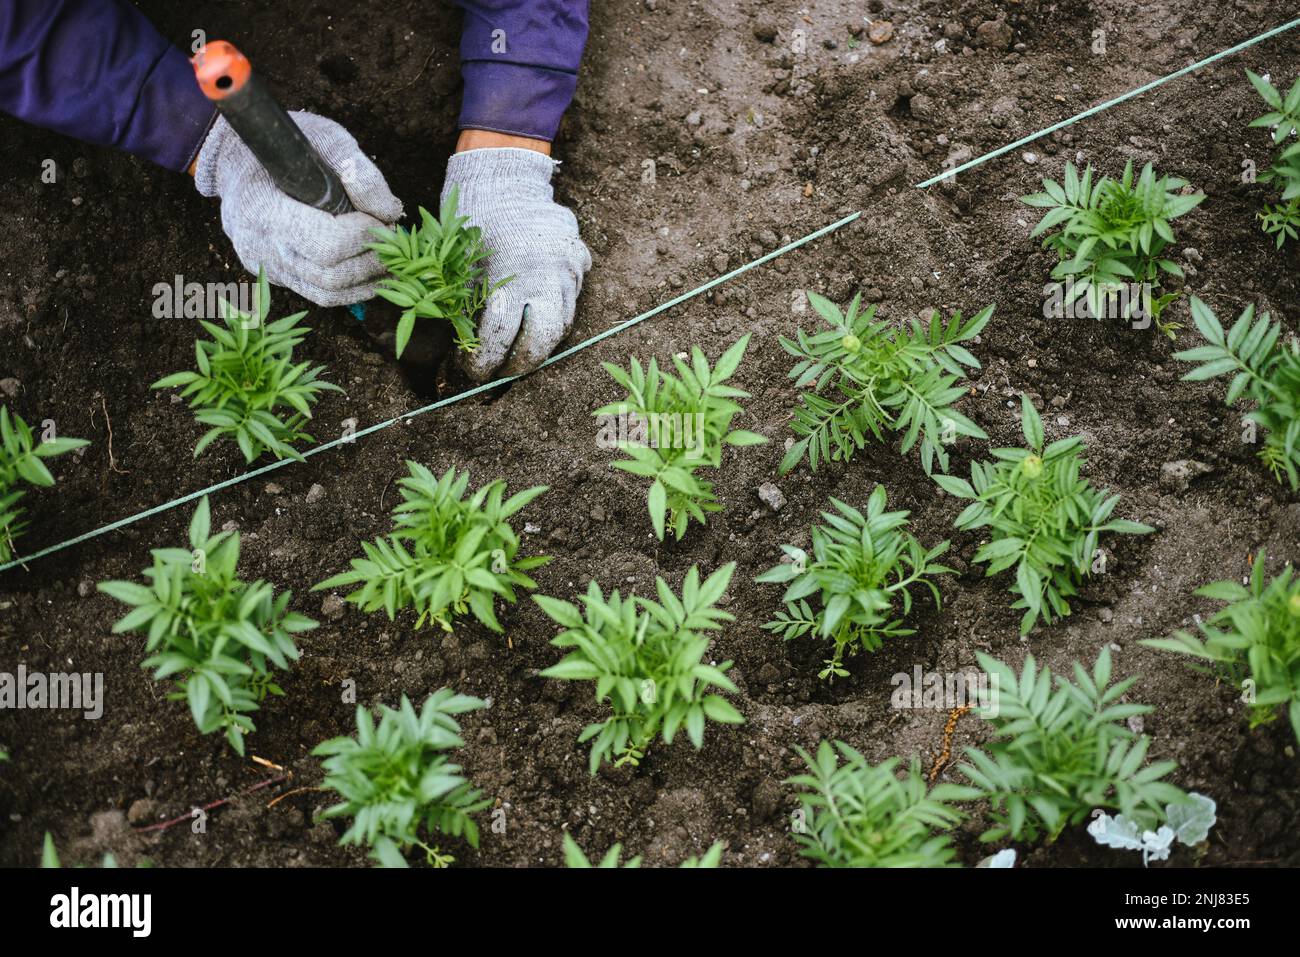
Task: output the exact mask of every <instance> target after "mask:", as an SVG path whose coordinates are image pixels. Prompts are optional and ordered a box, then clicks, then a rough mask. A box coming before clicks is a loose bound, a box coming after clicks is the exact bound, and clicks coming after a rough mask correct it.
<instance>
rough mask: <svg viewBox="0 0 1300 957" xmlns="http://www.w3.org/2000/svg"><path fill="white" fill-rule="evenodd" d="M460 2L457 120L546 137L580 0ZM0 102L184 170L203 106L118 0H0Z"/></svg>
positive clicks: (575, 38)
mask: <svg viewBox="0 0 1300 957" xmlns="http://www.w3.org/2000/svg"><path fill="white" fill-rule="evenodd" d="M452 2H453V3H455V4H456V6H458V7H461V8H463V9H464V11H465V28H464V31H463V34H462V36H461V43H460V55H461V73H462V75H463V76H464V78H465V94H464V99H463V101H462V105H461V112H460V126H461V128H462V129H481V130H495V131H496V132H499V133H513V134H516V135H519V136H529V137H533V138H536V139H544V140H550V139H554V138H555V133H556V130H557V129H558V128H559V125H560V117H561V116H562V115H563V114H564V111H565V110H566V109H567V108H568V106H569V102H570V101H571V100H572V99H573V91H574V88H575V87H576V86H577V82H578V63H579V61H580V60H581V59H582V48H583V46H584V44H585V43H586V40H587V4H588V0H452ZM0 111H2V112H5V113H10V114H12V115H14V116H16V117H18V118H19V119H22V120H26V121H27V122H29V123H33V124H35V125H37V126H43V127H46V128H47V129H52V130H57V131H58V132H60V133H65V134H67V135H69V136H75V137H77V138H78V139H82V140H87V141H89V142H91V143H99V144H102V145H106V146H115V147H117V148H118V149H121V150H125V151H126V152H128V153H134V154H135V155H137V156H140V157H143V158H144V159H148V160H152V161H153V162H155V163H158V164H159V165H161V166H166V167H168V168H169V169H174V170H184V169H186V168H188V167H189V165H190V163H191V162H192V161H193V160H194V157H195V156H196V155H197V153H198V151H199V147H201V146H202V145H203V137H204V136H205V135H207V130H208V127H209V126H210V125H211V122H212V116H213V107H212V104H211V103H209V102H208V100H207V98H206V97H204V96H203V94H202V93H201V92H199V88H198V84H196V83H195V82H194V72H193V70H192V69H191V68H190V63H189V59H188V58H187V57H186V55H185V54H184V53H183V52H182V51H180V50H179V49H177V48H176V47H173V46H172V45H171V44H169V43H168V42H167V41H166V40H164V39H163V38H162V36H161V35H159V33H158V31H157V30H155V29H154V28H153V25H152V24H151V23H149V21H148V20H146V19H145V18H144V16H143V15H142V14H141V13H140V11H138V10H137V9H135V7H133V6H131V5H130V4H129V3H127V2H125V0H0Z"/></svg>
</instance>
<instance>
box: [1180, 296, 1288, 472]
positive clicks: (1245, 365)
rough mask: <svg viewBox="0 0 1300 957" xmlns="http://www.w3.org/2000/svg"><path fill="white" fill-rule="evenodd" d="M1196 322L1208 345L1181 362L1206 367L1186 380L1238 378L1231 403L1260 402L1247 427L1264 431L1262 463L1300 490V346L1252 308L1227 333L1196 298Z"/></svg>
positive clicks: (1191, 351) (1187, 353)
mask: <svg viewBox="0 0 1300 957" xmlns="http://www.w3.org/2000/svg"><path fill="white" fill-rule="evenodd" d="M1192 319H1193V321H1194V322H1195V323H1196V329H1197V331H1198V332H1200V334H1201V335H1202V336H1203V337H1204V338H1205V341H1206V345H1203V346H1197V347H1196V348H1195V349H1186V350H1184V351H1182V352H1176V353H1174V358H1175V359H1181V360H1183V361H1184V362H1200V363H1203V364H1202V365H1199V366H1197V367H1196V368H1195V369H1193V370H1192V371H1191V372H1189V373H1187V375H1185V376H1183V379H1184V380H1185V381H1188V382H1200V381H1203V380H1206V379H1214V378H1217V377H1218V376H1221V375H1226V374H1227V373H1232V374H1233V378H1232V383H1231V384H1230V385H1229V386H1228V395H1227V399H1226V400H1225V401H1226V403H1227V404H1228V405H1232V404H1234V403H1235V402H1237V400H1239V399H1242V398H1245V399H1249V400H1251V401H1253V402H1254V403H1255V408H1254V409H1253V410H1251V411H1250V412H1247V413H1246V415H1245V417H1244V418H1243V420H1242V421H1243V422H1244V423H1247V424H1249V425H1250V426H1251V428H1252V430H1253V429H1254V428H1255V427H1258V428H1260V429H1263V430H1264V442H1263V445H1262V446H1261V447H1260V450H1259V458H1260V461H1262V462H1263V463H1264V464H1265V465H1266V466H1268V469H1269V471H1270V472H1272V473H1273V477H1274V478H1276V479H1277V480H1278V481H1279V482H1281V481H1282V480H1283V476H1285V477H1286V481H1287V482H1288V483H1289V484H1290V486H1291V490H1292V491H1295V490H1297V489H1300V343H1297V341H1296V340H1295V339H1292V340H1291V341H1290V344H1289V345H1288V344H1284V343H1283V341H1282V323H1281V322H1270V321H1269V315H1268V313H1266V312H1265V313H1262V314H1261V315H1260V316H1259V318H1258V319H1256V318H1255V307H1254V305H1250V306H1247V307H1246V309H1245V310H1244V311H1243V312H1242V314H1241V316H1240V317H1238V319H1237V321H1236V323H1234V324H1233V327H1232V329H1231V331H1229V332H1227V333H1225V332H1224V330H1223V326H1222V325H1221V324H1220V323H1219V320H1218V317H1217V316H1215V314H1214V313H1213V312H1212V311H1211V310H1210V307H1209V306H1207V305H1206V304H1205V303H1203V302H1201V300H1200V299H1198V298H1196V297H1195V296H1193V297H1192Z"/></svg>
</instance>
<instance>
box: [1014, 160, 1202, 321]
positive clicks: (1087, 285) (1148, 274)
mask: <svg viewBox="0 0 1300 957" xmlns="http://www.w3.org/2000/svg"><path fill="white" fill-rule="evenodd" d="M1187 185H1188V183H1187V181H1186V180H1182V179H1178V178H1177V177H1174V176H1160V177H1157V176H1156V174H1155V171H1154V170H1153V169H1152V167H1151V164H1150V163H1148V164H1147V165H1146V166H1145V167H1143V169H1142V172H1141V174H1139V175H1138V176H1137V177H1136V178H1134V175H1133V163H1132V162H1131V161H1130V162H1129V163H1127V164H1126V165H1125V167H1124V175H1123V176H1122V177H1121V178H1120V179H1118V180H1115V179H1111V178H1110V177H1109V176H1102V177H1101V178H1100V179H1098V180H1096V182H1094V181H1093V171H1092V166H1091V165H1089V166H1088V167H1087V169H1085V170H1084V172H1083V175H1082V176H1080V175H1079V173H1078V171H1077V170H1076V169H1075V167H1074V164H1073V163H1068V162H1067V163H1066V164H1065V182H1064V183H1063V184H1062V183H1057V182H1055V181H1054V180H1050V179H1044V180H1043V189H1044V190H1045V191H1044V192H1042V193H1035V194H1034V195H1032V196H1024V197H1022V198H1021V202H1023V203H1025V204H1027V205H1029V206H1035V207H1039V208H1042V209H1046V210H1047V213H1046V214H1045V215H1044V216H1043V218H1042V219H1041V220H1040V221H1039V223H1038V225H1037V226H1036V227H1034V231H1033V233H1032V234H1031V235H1033V236H1041V235H1043V234H1044V233H1049V235H1048V236H1047V238H1046V239H1044V240H1043V246H1044V247H1045V248H1047V249H1050V250H1052V251H1053V252H1055V253H1056V254H1057V256H1058V258H1059V259H1060V262H1059V263H1058V264H1057V265H1056V267H1055V268H1054V269H1053V270H1052V278H1053V279H1056V280H1058V281H1068V284H1067V292H1066V304H1067V305H1068V304H1070V303H1073V302H1074V301H1075V300H1077V299H1083V301H1084V302H1085V303H1087V306H1088V313H1089V315H1092V316H1096V317H1101V316H1106V315H1111V316H1117V317H1118V318H1121V319H1132V318H1134V317H1135V316H1136V315H1138V314H1139V310H1141V312H1142V313H1143V314H1149V315H1150V318H1151V319H1152V320H1154V321H1155V324H1156V328H1158V329H1159V330H1160V331H1161V332H1163V333H1165V335H1167V336H1169V337H1170V338H1173V335H1174V332H1175V330H1177V329H1178V328H1179V326H1178V325H1177V324H1176V323H1169V322H1162V321H1161V319H1160V315H1161V313H1162V312H1163V311H1164V309H1165V307H1166V306H1168V304H1169V303H1170V302H1172V301H1173V300H1174V299H1176V298H1177V293H1171V294H1168V295H1163V296H1159V297H1156V296H1155V295H1154V290H1156V289H1157V288H1158V287H1159V286H1160V280H1161V278H1162V275H1163V274H1166V273H1167V274H1169V275H1172V276H1178V277H1180V278H1181V277H1182V276H1183V270H1182V268H1181V267H1180V266H1179V265H1178V264H1177V263H1176V262H1174V261H1173V260H1172V259H1169V258H1168V257H1167V256H1166V255H1165V251H1166V249H1167V248H1168V247H1169V246H1172V245H1173V243H1174V231H1173V228H1172V227H1171V226H1170V225H1169V224H1170V223H1171V222H1172V221H1173V220H1175V219H1177V218H1178V217H1180V216H1185V215H1186V214H1187V213H1189V212H1191V211H1192V210H1193V209H1195V208H1196V207H1197V206H1198V205H1200V204H1201V202H1203V201H1204V200H1205V194H1204V193H1194V194H1190V195H1189V194H1186V193H1185V188H1186V187H1187ZM1052 230H1055V232H1051V231H1052ZM1135 286H1136V287H1139V288H1141V289H1142V294H1141V295H1136V296H1134V295H1129V291H1130V290H1132V289H1133V288H1134V287H1135Z"/></svg>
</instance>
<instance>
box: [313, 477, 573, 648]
mask: <svg viewBox="0 0 1300 957" xmlns="http://www.w3.org/2000/svg"><path fill="white" fill-rule="evenodd" d="M406 466H407V468H408V469H409V470H410V474H409V475H408V476H407V477H406V478H404V479H402V480H401V481H400V482H398V487H399V489H400V490H401V493H402V501H401V502H400V503H399V504H398V505H397V506H396V507H395V508H394V509H393V526H394V531H393V532H391V533H390V534H389V535H386V536H382V537H380V538H376V539H375V540H374V541H373V542H362V543H361V549H362V551H363V552H364V553H365V557H364V558H354V559H352V570H351V571H346V572H342V573H341V574H338V575H335V576H334V577H332V578H327V579H326V580H325V581H323V582H321V583H320V584H319V585H316V586H314V587H313V588H312V591H320V590H321V589H325V588H337V587H339V586H341V585H360V586H361V587H360V588H358V589H357V590H356V591H354V592H352V593H351V594H350V595H348V596H347V601H349V602H351V603H353V604H354V605H356V606H357V607H359V608H360V609H361V610H362V611H365V612H374V611H379V610H380V609H382V610H383V611H384V612H386V613H387V615H388V617H389V620H393V619H395V618H396V617H397V613H398V612H399V611H401V610H403V609H405V608H411V609H414V611H415V613H416V616H417V617H416V621H415V627H416V628H419V627H421V626H422V625H424V624H426V623H428V624H431V625H432V624H437V625H438V626H439V627H441V628H442V630H443V631H447V632H450V631H451V630H452V626H453V624H454V623H455V621H456V619H457V618H459V617H461V616H463V615H465V614H467V613H472V614H473V615H474V617H475V618H477V619H478V620H479V621H480V622H482V623H483V624H484V625H487V627H489V628H491V629H492V630H493V631H498V632H499V631H501V630H502V628H501V623H500V622H499V621H498V620H497V616H496V611H495V608H494V605H495V602H496V599H498V598H502V599H505V600H506V601H507V602H514V600H515V589H516V588H528V589H533V588H536V587H537V583H536V582H534V581H533V580H532V579H531V578H529V577H528V575H527V574H526V572H528V571H531V570H532V569H534V568H537V567H539V566H541V565H545V564H546V563H547V562H549V561H550V558H548V557H546V556H544V555H541V556H537V557H533V558H520V557H519V536H518V535H517V534H516V533H515V530H514V529H513V528H511V527H510V521H509V519H510V517H511V516H512V515H514V514H516V513H517V512H519V511H520V510H521V509H522V508H523V507H524V506H525V505H527V504H528V503H529V502H531V501H532V500H533V499H535V498H537V496H539V495H541V494H542V493H543V492H545V491H546V486H544V485H535V486H533V487H532V488H528V489H524V490H523V491H522V492H519V493H518V494H516V495H513V496H511V497H510V498H509V499H507V498H505V493H506V483H505V482H504V481H501V480H497V481H495V482H492V483H491V484H489V485H485V486H483V487H482V488H480V489H478V491H476V492H475V493H474V494H473V495H471V496H469V497H468V498H466V490H467V489H468V487H469V473H468V472H461V473H457V472H456V470H455V469H448V470H447V471H446V472H444V473H443V475H442V477H441V478H435V477H434V475H433V473H432V472H430V471H429V470H428V469H427V468H425V467H424V466H423V465H420V464H419V463H418V462H410V461H408V462H407V463H406Z"/></svg>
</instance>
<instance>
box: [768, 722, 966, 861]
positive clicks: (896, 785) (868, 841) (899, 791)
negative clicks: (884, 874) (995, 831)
mask: <svg viewBox="0 0 1300 957" xmlns="http://www.w3.org/2000/svg"><path fill="white" fill-rule="evenodd" d="M795 751H796V752H798V754H799V756H800V757H801V758H803V760H804V763H806V764H807V765H808V773H806V774H800V775H796V776H795V777H792V778H790V779H789V780H788V781H787V782H786V783H787V784H793V785H795V786H796V787H798V788H800V789H801V790H800V792H799V795H798V797H799V807H800V810H799V814H798V817H797V818H796V821H795V826H794V838H795V840H796V841H798V842H799V843H800V844H801V845H802V846H803V851H802V852H801V853H802V855H803V856H804V857H808V858H811V859H813V860H814V861H816V862H817V863H819V864H821V865H822V866H824V867H953V866H955V865H954V863H953V858H954V857H955V852H954V850H953V848H952V839H951V838H950V837H949V836H948V835H947V834H946V833H944V832H947V831H950V830H951V829H952V828H953V827H955V826H956V825H958V824H960V823H961V821H962V820H963V819H964V817H965V816H964V815H963V814H962V813H961V812H960V811H958V810H957V809H956V808H955V807H953V806H952V804H953V802H954V801H959V800H965V799H968V798H971V797H976V796H978V793H979V792H977V791H976V790H975V789H973V788H968V787H963V786H961V785H956V784H940V785H937V786H936V787H934V788H927V787H926V782H925V778H924V777H922V775H921V767H920V762H919V761H918V760H916V759H915V758H913V760H912V763H911V765H910V767H909V768H908V770H907V775H906V777H904V778H903V779H902V780H899V778H898V774H897V768H898V765H899V763H900V762H899V760H898V758H890V759H889V760H887V761H883V762H881V763H880V764H875V765H873V764H871V763H870V762H868V761H867V759H866V758H865V757H863V756H862V755H861V754H860V753H859V752H857V751H855V750H854V749H853V748H851V747H849V746H848V745H847V744H845V743H844V742H843V741H836V742H835V746H834V748H832V747H831V745H830V744H829V743H828V742H826V741H823V742H821V744H819V745H818V747H817V755H816V757H814V756H813V755H811V754H809V753H808V752H807V751H805V750H804V749H803V748H800V747H796V748H795ZM837 751H838V752H839V754H838V755H837V754H836V752H837ZM841 757H842V758H843V759H844V763H843V764H841V763H840V758H841ZM936 832H938V833H936Z"/></svg>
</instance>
